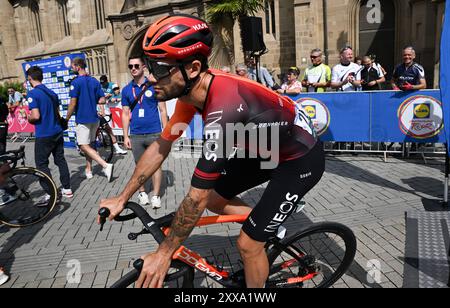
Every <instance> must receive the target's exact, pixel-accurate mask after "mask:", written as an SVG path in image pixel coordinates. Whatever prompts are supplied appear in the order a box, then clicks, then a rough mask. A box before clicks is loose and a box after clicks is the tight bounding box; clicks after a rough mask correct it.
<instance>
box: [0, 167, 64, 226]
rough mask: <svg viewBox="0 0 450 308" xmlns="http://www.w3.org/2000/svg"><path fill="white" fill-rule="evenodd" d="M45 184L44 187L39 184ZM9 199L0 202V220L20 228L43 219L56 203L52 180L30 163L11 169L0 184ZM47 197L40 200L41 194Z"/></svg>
mask: <svg viewBox="0 0 450 308" xmlns="http://www.w3.org/2000/svg"><path fill="white" fill-rule="evenodd" d="M44 185H45V186H46V189H44V188H43V186H44ZM2 191H3V193H5V192H6V193H7V195H8V196H9V198H10V199H9V201H8V202H6V203H4V204H2V205H1V206H0V222H1V223H3V224H5V225H7V226H10V227H13V228H20V227H26V226H30V225H33V224H36V223H39V222H41V221H43V220H44V219H46V218H47V217H48V216H49V215H50V213H51V212H52V211H53V209H54V208H55V206H56V203H57V195H58V191H57V188H56V184H55V182H54V181H53V180H52V179H51V178H50V177H49V176H48V175H47V174H45V173H44V172H41V171H39V170H37V169H36V168H32V167H20V168H15V169H13V170H12V171H11V172H10V173H9V174H8V177H7V178H6V181H5V184H4V185H3V188H2ZM46 194H48V195H49V196H50V197H49V198H48V200H45V201H43V200H44V197H45V195H46Z"/></svg>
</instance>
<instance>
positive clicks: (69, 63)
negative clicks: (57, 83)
mask: <svg viewBox="0 0 450 308" xmlns="http://www.w3.org/2000/svg"><path fill="white" fill-rule="evenodd" d="M64 65H65V66H66V67H67V68H70V67H71V66H72V59H71V58H70V57H65V58H64Z"/></svg>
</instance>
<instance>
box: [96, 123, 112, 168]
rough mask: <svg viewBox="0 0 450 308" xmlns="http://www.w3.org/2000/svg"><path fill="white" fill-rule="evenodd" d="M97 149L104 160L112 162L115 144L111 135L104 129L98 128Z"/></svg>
mask: <svg viewBox="0 0 450 308" xmlns="http://www.w3.org/2000/svg"><path fill="white" fill-rule="evenodd" d="M95 149H96V150H97V152H98V154H99V155H100V157H101V158H103V160H104V161H106V162H107V163H110V162H111V160H112V158H113V156H114V145H113V142H112V138H111V136H110V135H109V134H108V133H107V132H106V131H105V130H103V129H101V128H100V129H99V130H97V136H96V139H95Z"/></svg>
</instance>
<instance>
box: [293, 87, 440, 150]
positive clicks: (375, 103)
mask: <svg viewBox="0 0 450 308" xmlns="http://www.w3.org/2000/svg"><path fill="white" fill-rule="evenodd" d="M291 98H292V99H293V100H294V101H296V102H297V103H299V104H301V105H302V106H303V108H304V109H305V110H306V112H307V113H308V114H309V115H310V116H311V117H312V119H313V122H314V125H315V126H316V129H317V131H318V133H319V135H320V136H321V139H322V140H323V141H343V142H344V141H347V142H361V141H362V142H424V143H425V142H430V143H437V142H439V143H443V142H445V136H444V134H443V127H444V125H443V108H442V103H441V101H440V93H439V91H438V90H427V91H415V92H398V91H377V92H352V93H339V92H332V93H331V92H330V93H308V94H306V93H305V94H300V95H298V96H295V97H291Z"/></svg>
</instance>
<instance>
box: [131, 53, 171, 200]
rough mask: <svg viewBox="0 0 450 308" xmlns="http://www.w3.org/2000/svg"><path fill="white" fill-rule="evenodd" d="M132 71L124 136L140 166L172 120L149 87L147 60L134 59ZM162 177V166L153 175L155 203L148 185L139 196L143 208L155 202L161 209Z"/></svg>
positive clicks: (163, 103) (142, 186) (141, 190)
mask: <svg viewBox="0 0 450 308" xmlns="http://www.w3.org/2000/svg"><path fill="white" fill-rule="evenodd" d="M128 68H129V70H130V73H131V76H132V77H133V80H132V81H131V82H130V83H129V84H128V85H127V86H126V87H125V88H123V90H122V107H123V114H122V124H123V135H124V143H125V146H126V147H127V148H128V149H132V151H133V155H134V158H135V161H136V164H137V163H138V162H139V160H140V159H141V156H142V154H144V152H145V150H146V149H147V148H148V147H149V146H150V145H151V144H152V143H153V142H154V141H156V140H157V139H158V138H159V137H160V135H161V132H162V129H163V128H164V127H165V126H166V125H167V121H168V118H167V109H166V103H165V102H159V101H158V100H157V99H156V98H155V91H154V89H153V87H152V86H149V82H148V79H147V78H146V77H145V75H144V72H145V64H144V60H143V59H142V58H141V57H134V56H133V57H131V58H130V59H129V61H128ZM142 92H144V93H142ZM136 101H137V102H136ZM133 105H134V108H133ZM131 108H133V110H131ZM129 129H130V132H131V136H130V134H129ZM162 178H163V172H162V169H161V167H160V168H159V169H158V170H157V171H156V172H155V173H154V174H153V176H152V183H153V197H152V198H151V201H150V200H149V197H148V195H147V192H146V190H145V185H144V184H142V185H141V187H140V188H139V197H138V199H139V203H140V204H141V205H143V206H145V205H148V204H149V203H150V202H151V205H152V208H153V209H159V208H160V207H161V197H160V191H161V182H162Z"/></svg>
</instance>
